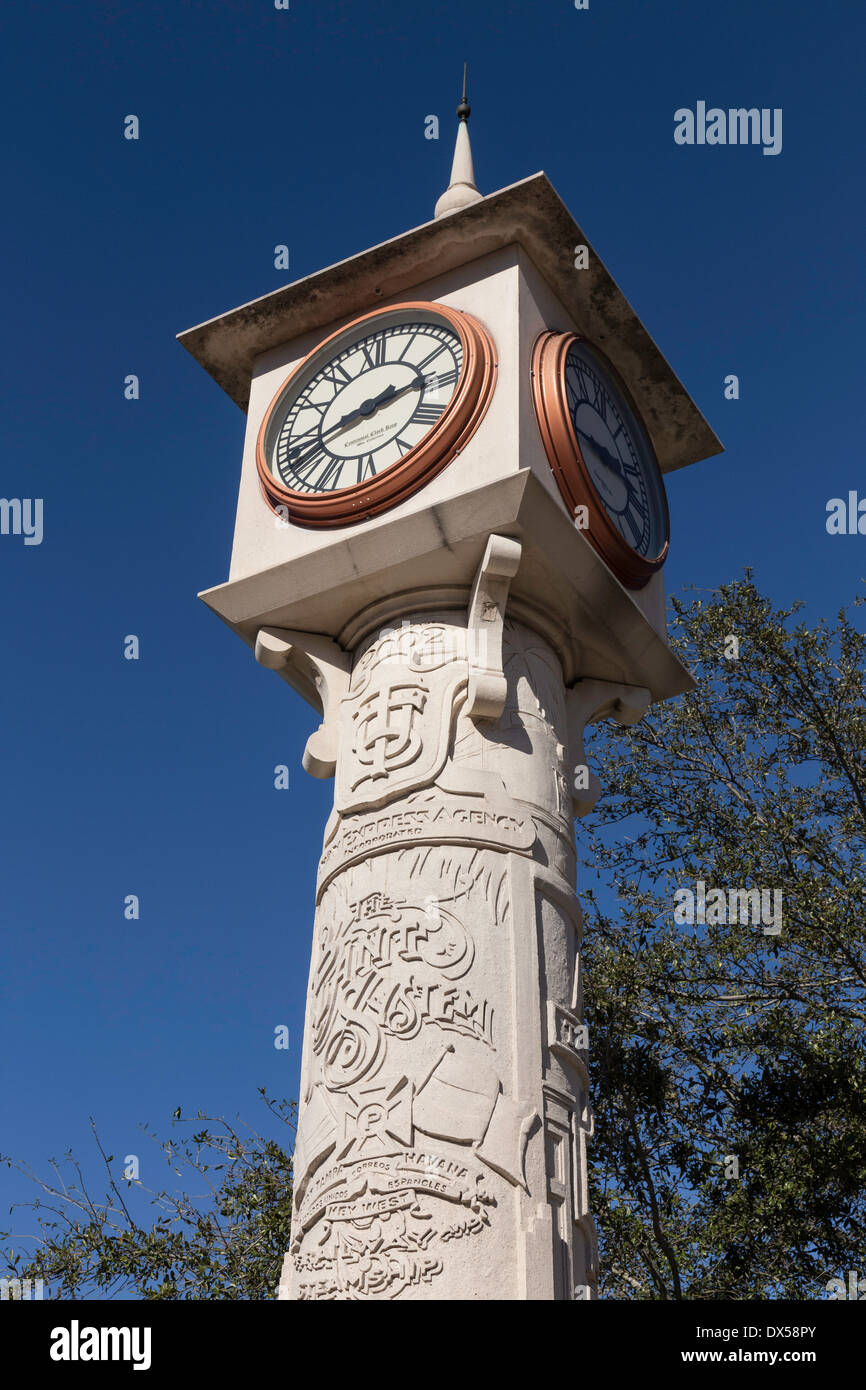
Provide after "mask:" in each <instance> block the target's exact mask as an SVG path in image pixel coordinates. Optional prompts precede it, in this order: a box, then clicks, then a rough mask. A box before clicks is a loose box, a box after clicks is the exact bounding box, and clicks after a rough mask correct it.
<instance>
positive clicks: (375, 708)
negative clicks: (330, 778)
mask: <svg viewBox="0 0 866 1390" xmlns="http://www.w3.org/2000/svg"><path fill="white" fill-rule="evenodd" d="M379 675H380V678H381V677H382V676H384V675H385V671H384V670H382V671H380V672H379ZM387 675H388V676H389V677H390V679H383V680H382V683H381V684H377V685H372V682H370V681H369V680H367V681H365V682H364V688H363V689H362V691H360V692H355V693H353V694H351V695H350V696H348V698H347V699H345V700H344V701H343V713H342V716H341V722H342V725H343V729H344V730H345V735H344V738H345V744H344V749H343V753H342V756H341V758H340V761H339V764H338V770H337V787H336V793H335V798H334V804H335V806H336V808H337V810H338V811H339V812H340V813H342V814H346V813H351V812H353V811H364V810H369V809H372V808H373V807H375V806H380V805H382V804H383V803H385V802H387V801H390V800H391V799H392V798H393V797H395V796H400V795H405V794H406V793H407V792H409V791H413V790H414V789H415V788H417V787H423V786H427V785H429V784H430V783H431V782H432V781H433V780H434V779H435V778H436V776H437V775H438V773H439V772H440V771H441V769H442V767H443V765H444V763H445V759H446V758H447V756H448V743H449V738H450V733H451V722H452V715H453V711H454V709H455V706H456V704H457V703H458V701H459V700H460V699H461V698H465V690H466V685H467V679H468V678H467V675H466V668H465V666H458V667H457V669H456V671H455V667H454V665H453V664H452V665H449V666H443V667H441V668H439V669H438V670H435V671H431V672H429V673H426V674H425V675H424V676H420V675H418V674H415V673H413V672H410V671H405V672H403V671H399V670H395V669H394V668H391V669H390V670H389V671H388V672H387ZM371 685H372V688H371Z"/></svg>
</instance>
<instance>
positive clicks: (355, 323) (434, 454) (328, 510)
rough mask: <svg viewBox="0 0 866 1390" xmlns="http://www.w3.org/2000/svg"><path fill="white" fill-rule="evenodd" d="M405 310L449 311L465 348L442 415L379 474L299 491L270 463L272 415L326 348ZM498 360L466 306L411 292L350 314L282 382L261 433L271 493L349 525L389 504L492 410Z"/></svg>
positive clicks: (275, 502)
mask: <svg viewBox="0 0 866 1390" xmlns="http://www.w3.org/2000/svg"><path fill="white" fill-rule="evenodd" d="M404 311H410V312H412V313H416V312H417V313H419V314H427V315H430V316H432V317H434V318H435V317H439V318H440V319H444V320H445V321H446V323H448V324H449V325H450V326H451V327H452V328H453V329H454V331H455V333H456V334H457V336H458V337H459V338H460V342H461V345H462V348H463V361H462V363H461V367H460V376H459V378H458V381H457V386H456V388H455V391H454V394H453V395H452V397H451V400H450V401H449V402H448V405H447V406H446V408H445V410H444V411H443V413H442V415H441V416H440V418H439V419H438V420H437V421H436V423H435V424H434V425H431V427H430V429H429V430H428V431H427V433H426V434H425V435H424V437H423V439H421V440H420V441H419V442H418V444H416V446H415V448H414V449H410V450H409V452H408V453H407V454H405V455H404V457H403V458H402V459H400V461H399V462H398V463H394V464H391V466H390V467H388V468H387V469H385V470H384V471H383V472H382V475H381V477H378V478H375V479H373V480H372V481H371V480H369V479H368V480H367V481H366V482H362V483H353V484H352V485H351V486H349V487H344V488H338V489H336V490H335V491H334V492H332V493H327V494H325V493H322V494H316V493H306V492H296V491H294V490H293V489H292V488H289V487H286V485H285V484H284V483H282V482H281V481H280V480H279V479H278V478H277V477H276V476H275V475H274V473H273V472H272V471H271V468H270V466H269V463H268V459H267V454H266V449H265V442H266V440H267V437H268V432H269V430H270V427H271V424H272V421H273V419H274V416H275V414H276V413H277V411H278V410H279V409H280V407H281V405H282V403H283V402H284V401H285V399H286V397H287V396H288V394H289V392H290V391H291V389H292V387H293V386H295V385H300V383H301V381H302V380H303V378H304V377H305V376H306V374H307V373H308V371H309V368H310V366H311V364H312V363H313V361H314V359H318V358H321V360H322V362H323V363H324V362H325V361H327V360H328V349H329V347H330V346H331V345H333V344H336V342H337V340H338V339H346V340H347V341H348V340H350V338H351V336H352V333H353V330H358V337H361V336H363V329H365V328H367V327H368V326H370V325H375V323H376V321H377V320H378V319H381V318H384V317H386V316H388V315H393V314H395V313H402V312H404ZM496 368H497V362H496V349H495V347H494V344H493V339H492V338H491V336H490V334H489V333H488V332H487V329H486V328H484V326H483V325H482V324H481V323H479V322H478V320H477V319H475V318H473V317H472V315H471V314H467V313H466V312H465V311H463V310H461V309H452V308H450V307H449V306H447V305H445V304H433V303H430V302H428V301H425V300H407V301H405V302H404V303H400V304H387V305H382V306H381V308H378V309H372V310H369V311H368V312H367V313H365V314H361V315H360V316H359V317H358V318H356V319H352V320H350V321H349V322H348V323H345V324H343V325H342V326H341V327H340V328H338V329H337V330H336V331H335V332H334V333H331V334H329V335H328V337H327V338H323V339H322V341H321V342H320V343H317V344H316V346H315V347H314V348H313V350H312V351H311V352H309V353H308V354H307V356H306V357H305V358H304V359H303V361H302V362H300V363H299V364H298V366H297V367H295V368H294V370H293V371H292V372H291V373H290V375H289V376H288V377H287V378H286V380H285V381H284V382H283V383H282V385H281V386H280V388H279V390H278V391H277V393H276V395H275V396H274V398H273V400H272V401H271V403H270V405H269V406H268V409H267V411H266V412H265V417H264V419H263V420H262V423H261V426H260V428H259V433H258V438H257V440H256V466H257V468H258V474H259V481H260V482H261V485H262V490H263V492H264V495H265V500H266V501H267V503H268V505H269V506H270V507H271V508H272V509H273V510H274V511H275V512H278V515H280V516H283V517H284V518H285V517H287V519H288V520H289V521H290V522H294V523H295V524H297V525H300V526H307V527H335V526H347V525H351V524H352V523H353V522H357V521H366V520H367V518H368V517H373V516H378V515H379V514H380V513H381V512H384V511H387V510H389V508H391V507H394V506H396V505H397V504H398V503H399V502H403V501H404V500H405V499H406V498H407V497H411V496H412V494H413V493H414V492H417V491H418V489H419V488H420V487H423V486H424V484H425V483H428V482H429V481H430V479H431V478H435V477H436V475H437V474H438V473H441V471H442V469H443V468H445V467H446V466H447V465H448V464H449V463H451V461H452V460H453V459H454V458H455V456H456V455H457V454H458V453H460V451H461V450H462V449H463V448H464V447H465V446H466V444H467V442H468V440H469V439H470V438H471V437H472V435H473V434H474V432H475V430H476V429H477V428H478V425H479V424H480V423H481V420H482V418H483V416H484V413H485V411H486V410H487V406H488V404H489V402H490V398H491V396H492V394H493V388H494V385H495V382H496Z"/></svg>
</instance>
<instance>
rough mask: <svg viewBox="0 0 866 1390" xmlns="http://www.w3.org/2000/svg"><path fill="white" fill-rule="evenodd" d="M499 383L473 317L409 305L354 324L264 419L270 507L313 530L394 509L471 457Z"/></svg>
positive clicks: (284, 390)
mask: <svg viewBox="0 0 866 1390" xmlns="http://www.w3.org/2000/svg"><path fill="white" fill-rule="evenodd" d="M494 374H495V362H494V353H493V344H492V342H491V341H490V339H489V337H488V335H487V333H486V331H485V330H484V329H483V328H482V327H481V325H480V324H478V323H477V322H476V321H475V320H473V319H471V318H470V316H469V315H467V314H462V313H460V312H458V311H456V310H452V309H449V308H445V307H444V306H439V305H433V304H405V305H400V306H398V307H396V308H389V309H381V310H376V311H374V312H373V313H372V314H369V315H366V316H365V317H364V318H363V319H360V320H356V321H355V322H354V323H352V324H350V325H349V326H348V327H347V328H343V329H341V330H340V331H339V332H338V333H336V334H333V335H332V336H331V337H330V338H328V339H326V341H325V342H324V343H322V344H321V345H320V346H319V347H318V348H317V349H316V350H315V351H314V352H313V353H311V354H310V356H309V357H307V358H306V359H305V361H304V362H302V363H301V365H300V367H299V368H298V369H297V370H296V371H295V372H294V373H293V374H292V376H291V377H290V378H289V380H288V381H287V382H285V383H284V385H283V386H282V387H281V389H280V391H279V392H278V393H277V396H276V397H275V398H274V401H273V402H272V404H271V407H270V409H269V410H268V412H267V414H266V416H265V419H264V421H263V424H262V428H261V430H260V433H259V441H258V448H257V460H258V467H259V475H260V478H261V481H262V485H263V488H264V491H265V495H266V497H267V499H268V501H269V502H270V503H271V505H272V506H274V507H282V508H284V509H285V511H287V513H288V518H289V519H290V520H291V521H294V522H296V523H299V524H301V525H307V526H339V525H344V524H346V523H347V522H350V521H358V520H363V519H365V518H366V517H369V516H373V515H376V514H377V513H378V512H381V511H383V510H385V509H386V508H388V507H391V506H394V505H395V504H396V503H397V502H399V501H402V500H403V499H404V498H405V497H408V496H409V495H411V493H412V492H414V491H415V490H416V489H417V488H419V487H421V486H423V484H424V483H426V482H427V481H428V480H429V479H430V478H431V477H433V476H434V475H435V474H436V473H437V472H439V471H440V470H441V469H442V468H443V467H444V466H445V465H446V464H447V463H448V462H449V461H450V460H451V459H452V458H453V457H454V455H455V453H456V452H457V451H458V450H459V449H460V448H462V446H463V445H464V444H465V442H466V440H467V439H468V438H469V435H470V434H471V433H472V431H473V430H474V429H475V427H476V426H477V424H478V422H479V421H480V419H481V415H482V414H483V412H484V409H485V408H486V405H487V400H488V398H489V395H490V392H491V390H492V387H493V380H494ZM285 511H284V512H283V514H284V515H285Z"/></svg>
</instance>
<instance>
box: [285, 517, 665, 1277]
mask: <svg viewBox="0 0 866 1390" xmlns="http://www.w3.org/2000/svg"><path fill="white" fill-rule="evenodd" d="M497 543H498V545H499V547H500V548H499V550H497ZM503 547H504V549H503ZM508 547H514V550H513V552H512V551H509V550H508ZM497 557H498V560H497ZM518 559H519V547H517V546H516V543H515V542H512V541H503V540H502V539H501V538H496V537H493V538H491V544H490V545H489V546H488V552H487V555H486V557H485V565H483V566H482V569H481V571H479V579H478V581H477V582H476V586H475V591H474V593H473V597H472V602H471V604H470V609H469V613H468V616H467V613H466V612H463V613H461V612H460V611H459V610H455V609H446V610H444V611H423V609H422V611H419V610H418V608H417V607H416V608H415V609H411V608H410V610H409V611H408V612H407V614H406V616H405V617H404V618H403V619H402V621H401V622H400V623H399V625H398V624H396V623H395V622H394V620H392V621H391V623H390V624H389V625H388V626H386V627H382V628H378V629H376V630H374V631H373V632H371V633H370V634H369V635H368V636H367V637H366V638H365V639H364V640H363V641H362V642H361V643H360V644H359V646H358V648H357V650H356V651H355V653H354V657H353V662H352V669H351V676H349V674H348V671H346V670H345V669H341V663H340V659H339V656H336V657H335V656H334V653H336V652H337V649H336V648H335V647H334V646H333V644H329V643H328V642H327V639H314V641H316V640H318V641H319V642H320V643H324V644H325V645H324V647H321V646H320V649H319V652H318V658H319V660H318V663H317V662H315V661H314V667H315V669H316V671H317V675H316V676H315V680H316V683H317V685H318V686H319V689H320V694H321V691H322V688H323V682H327V680H328V679H329V677H330V679H331V697H330V700H325V699H324V698H322V704H323V706H324V708H325V715H326V718H325V722H324V724H323V726H322V729H321V730H320V731H319V733H318V734H317V735H314V737H313V739H311V741H310V747H309V748H308V754H307V756H306V757H305V764H307V765H309V766H311V770H314V771H316V772H318V774H319V775H322V773H323V772H325V773H327V772H329V771H330V769H331V767H333V766H334V765H335V776H336V781H335V797H334V810H333V812H332V814H331V817H330V819H329V821H328V825H327V828H326V832H325V843H324V849H323V853H322V859H321V864H320V868H319V876H318V886H317V903H316V917H315V927H314V938H313V951H312V964H311V971H310V983H309V991H308V1000H307V1015H306V1024H305V1033H304V1052H303V1060H302V1073H301V1097H300V1099H301V1109H300V1117H299V1127H298V1136H297V1143H296V1148H295V1208H294V1219H293V1228H292V1239H291V1248H290V1250H289V1252H288V1253H287V1255H286V1259H285V1263H284V1268H283V1274H282V1281H281V1286H280V1297H281V1298H291V1299H310V1298H316V1299H318V1298H330V1299H333V1298H337V1299H393V1298H402V1299H572V1298H590V1297H592V1296H593V1295H594V1289H595V1266H596V1254H595V1232H594V1228H593V1223H592V1219H591V1217H590V1214H589V1210H588V1203H587V1192H586V1144H587V1140H588V1138H589V1136H590V1134H591V1132H592V1118H591V1111H590V1107H589V1099H588V1077H587V1071H586V1059H587V1053H586V1041H587V1040H586V1035H585V1029H584V1028H583V1001H582V987H581V976H580V944H581V915H580V908H579V906H578V902H577V898H576V895H575V849H574V831H573V817H574V814H575V812H576V810H577V811H580V810H583V809H587V806H586V804H583V805H579V806H575V804H574V801H573V770H574V764H575V761H578V762H582V760H583V749H582V741H581V739H582V732H583V725H584V723H585V722H586V721H587V719H589V718H592V717H597V716H598V715H599V713H612V714H614V716H615V717H618V718H621V719H624V720H625V719H629V720H630V719H631V718H634V717H639V708H642V706H641V702H640V699H638V700H637V701H636V702H633V708H632V709H631V711H630V712H629V711H628V710H626V705H627V704H628V703H629V702H628V693H629V692H628V690H627V689H626V690H624V689H623V688H622V687H611V686H606V685H603V684H601V683H599V682H580V683H579V684H578V687H576V690H575V691H574V692H566V690H565V688H564V685H563V680H562V672H561V667H560V662H559V659H558V657H557V655H556V654H555V652H554V650H553V649H552V647H551V646H550V645H549V644H548V642H547V641H546V640H545V639H544V638H542V637H541V636H539V635H538V634H537V633H536V632H535V631H534V630H533V629H532V627H531V626H529V625H528V624H527V623H526V622H524V621H515V620H511V619H504V613H505V604H506V598H507V590H508V581H509V572H510V573H511V574H513V572H514V569H515V568H516V564H517V561H518ZM413 597H414V601H415V603H416V605H417V604H418V603H419V598H418V595H415V596H413ZM302 636H303V635H301V634H287V635H286V638H287V639H288V638H289V637H293V638H297V639H298V641H301V640H302ZM303 640H304V641H305V643H306V646H307V651H308V652H309V640H308V639H307V638H306V637H303ZM262 647H263V650H262V651H259V653H258V654H259V656H260V659H264V660H265V661H266V664H269V665H278V664H279V660H280V659H281V656H280V650H279V649H280V637H279V634H273V633H272V634H270V636H268V635H267V634H265V635H264V636H263V639H262ZM326 649H331V650H330V651H329V650H326ZM290 651H291V642H290V641H289V640H286V641H285V642H284V643H283V657H282V659H287V657H288V655H289V653H290ZM328 660H329V661H330V666H328V665H327V661H328ZM637 694H638V696H639V695H641V694H642V692H637ZM644 703H645V701H644ZM323 750H324V752H323ZM578 800H580V794H578ZM584 803H586V796H585V794H584Z"/></svg>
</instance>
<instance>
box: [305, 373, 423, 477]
mask: <svg viewBox="0 0 866 1390" xmlns="http://www.w3.org/2000/svg"><path fill="white" fill-rule="evenodd" d="M424 384H425V379H424V377H423V376H422V375H421V374H420V372H419V374H418V376H417V377H416V378H415V380H414V381H410V382H408V383H407V384H406V385H405V386H401V387H400V388H399V390H398V388H397V387H396V386H394V384H393V383H392V384H391V385H390V386H386V387H385V390H384V391H380V392H379V395H378V396H374V397H373V398H372V399H371V400H366V401H362V402H361V404H360V405H359V406H358V408H357V409H356V410H350V411H349V413H348V415H344V416H343V418H342V419H341V420H340V421H338V423H337V424H336V425H332V426H331V428H330V429H329V430H325V432H324V434H319V433H318V431H317V430H308V431H307V433H306V434H302V435H301V436H300V440H304V439H309V438H311V437H312V436H315V438H316V445H317V447H318V445H319V444H323V443H324V441H325V440H326V439H330V438H331V436H332V435H334V434H339V432H340V431H341V430H344V429H345V428H346V426H347V425H351V424H353V423H354V422H355V420H359V419H362V418H369V417H370V416H371V415H373V414H375V412H376V411H377V410H378V409H379V406H380V405H384V404H385V402H386V401H393V400H395V399H396V398H397V397H398V396H403V395H405V393H406V392H407V391H417V389H418V387H419V385H420V386H421V387H422V388H423V386H424ZM302 447H304V446H303V445H302V444H301V443H298V444H296V445H295V446H294V448H292V449H290V450H289V458H290V459H292V461H293V462H294V461H295V460H296V459H297V456H298V452H299V451H300V449H301V448H302Z"/></svg>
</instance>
